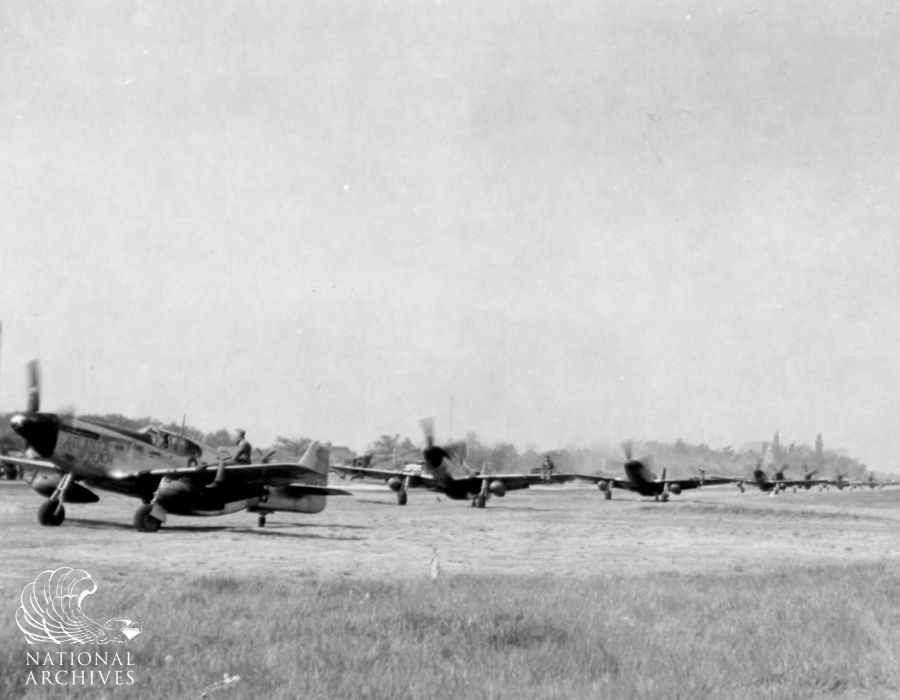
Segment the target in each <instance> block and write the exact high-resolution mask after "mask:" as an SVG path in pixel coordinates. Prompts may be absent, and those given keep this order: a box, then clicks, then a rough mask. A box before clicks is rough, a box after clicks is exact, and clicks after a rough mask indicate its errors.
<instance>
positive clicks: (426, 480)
mask: <svg viewBox="0 0 900 700" xmlns="http://www.w3.org/2000/svg"><path fill="white" fill-rule="evenodd" d="M419 424H420V425H421V427H422V430H423V432H424V433H425V448H424V449H423V450H422V462H421V465H419V464H418V463H415V462H410V463H407V464H406V465H404V467H403V468H401V469H379V468H377V467H357V466H350V465H344V466H340V467H334V466H333V467H332V469H333V470H335V471H337V472H338V473H340V474H343V475H345V476H350V477H351V478H359V477H371V478H375V479H382V480H384V481H386V482H387V485H388V488H390V489H391V491H394V492H395V493H396V494H397V504H398V505H401V506H405V505H406V502H407V498H408V492H409V489H410V488H415V487H421V488H426V489H430V490H431V491H438V492H440V493H443V494H444V495H445V496H447V498H451V499H453V500H471V502H472V506H473V507H475V508H484V507H485V505H487V502H488V499H490V497H491V496H497V497H498V498H502V497H503V496H505V495H506V492H507V491H515V490H519V489H527V488H528V487H529V486H532V485H536V484H543V483H547V481H548V480H547V479H546V478H542V477H541V475H539V474H486V473H475V472H474V471H473V470H471V469H469V468H468V467H466V466H465V465H464V464H463V463H462V459H461V458H460V456H459V455H460V453H461V452H463V449H464V446H463V445H447V446H444V447H441V446H440V445H437V444H435V440H434V421H433V420H432V419H430V418H423V419H422V420H421V421H419ZM418 467H420V469H418ZM459 471H464V472H465V475H457V474H454V472H457V473H458V472H459ZM570 479H571V477H567V476H566V475H562V474H554V475H553V478H552V481H554V482H560V481H566V480H570Z"/></svg>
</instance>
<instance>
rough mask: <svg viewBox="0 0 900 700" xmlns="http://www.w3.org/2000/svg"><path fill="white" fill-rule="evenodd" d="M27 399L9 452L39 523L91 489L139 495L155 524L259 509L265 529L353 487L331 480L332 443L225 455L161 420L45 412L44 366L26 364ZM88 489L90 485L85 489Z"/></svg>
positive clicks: (149, 528)
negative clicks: (21, 448)
mask: <svg viewBox="0 0 900 700" xmlns="http://www.w3.org/2000/svg"><path fill="white" fill-rule="evenodd" d="M28 367H29V378H28V405H27V408H26V410H25V411H23V412H21V413H17V414H16V415H14V416H13V417H12V419H11V420H10V425H11V426H12V429H13V430H14V431H15V432H17V433H18V434H19V435H20V436H22V438H24V439H25V442H26V443H27V446H28V447H27V450H26V452H25V456H24V457H17V456H11V455H4V457H3V460H4V461H7V462H13V463H15V464H18V465H19V466H20V467H21V468H22V470H23V478H24V480H25V481H27V482H29V483H30V484H31V485H32V487H33V488H34V489H35V491H37V492H38V493H39V494H41V495H42V496H44V497H45V498H46V499H47V500H45V501H44V502H43V503H42V504H41V506H40V507H39V508H38V522H39V523H40V524H41V525H48V526H53V525H61V524H62V522H63V520H65V517H66V509H65V507H64V505H63V504H64V503H95V502H97V501H98V500H99V497H98V496H97V494H95V493H94V492H93V491H92V490H91V488H97V489H103V490H107V491H112V492H114V493H119V494H122V495H125V496H131V497H134V498H138V499H140V500H141V501H142V504H141V505H140V506H139V507H138V509H137V510H136V511H135V514H134V526H135V528H136V529H138V530H140V531H142V532H154V531H156V530H158V529H159V527H160V525H162V523H164V522H165V521H166V517H167V515H168V514H170V513H171V514H175V515H203V516H209V515H224V514H226V513H234V512H237V511H241V510H247V511H250V512H253V513H257V514H258V516H259V519H258V524H259V526H260V527H263V526H264V525H265V522H266V515H268V514H270V513H274V512H275V511H292V512H297V513H318V512H320V511H322V510H323V509H324V508H325V505H326V497H327V496H337V495H348V496H349V495H350V494H349V493H348V492H346V491H342V490H340V489H334V488H330V487H329V486H328V449H327V448H325V447H323V446H321V445H319V444H318V443H313V444H311V445H310V446H309V449H308V450H307V451H306V454H305V455H304V456H303V458H302V459H301V460H300V461H299V463H293V462H276V463H272V462H269V461H268V457H269V456H270V455H268V456H265V457H264V458H263V460H262V461H261V462H259V463H255V464H236V463H231V462H229V461H226V460H224V459H223V458H222V456H221V455H220V454H219V453H218V452H217V451H216V450H215V449H213V448H211V447H209V446H206V445H202V444H200V443H198V442H196V441H194V440H190V439H189V438H187V437H185V436H183V435H179V434H176V433H172V432H170V431H166V430H162V429H160V428H157V427H149V428H145V429H144V430H141V431H132V430H127V429H124V428H120V427H117V426H114V425H109V424H106V423H103V422H100V421H97V420H89V419H86V418H76V417H75V415H74V412H72V413H59V414H58V413H42V412H41V410H40V393H41V392H40V369H39V366H38V363H37V361H36V360H35V361H32V362H31V363H29V366H28ZM89 487H90V488H89Z"/></svg>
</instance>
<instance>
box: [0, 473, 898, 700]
mask: <svg viewBox="0 0 900 700" xmlns="http://www.w3.org/2000/svg"><path fill="white" fill-rule="evenodd" d="M3 495H4V498H3V499H2V500H0V528H2V529H3V531H4V532H5V534H6V538H5V540H4V542H5V544H4V549H3V554H4V560H5V562H6V563H7V567H6V570H4V571H3V572H0V573H2V577H0V581H2V583H3V588H2V597H0V603H2V605H3V610H5V611H6V612H5V613H3V619H4V620H5V621H6V622H5V623H3V624H2V625H0V697H3V698H7V697H10V698H48V697H75V698H104V697H106V698H199V697H204V696H205V697H209V698H223V699H231V698H322V699H331V698H373V699H374V698H385V699H388V698H391V699H394V698H422V699H428V698H454V699H456V698H511V699H512V698H515V699H517V700H521V699H529V698H896V697H900V664H898V661H900V658H898V657H900V624H898V623H900V589H898V587H897V586H896V585H895V582H896V581H897V577H898V574H900V557H898V551H897V550H898V547H897V544H896V543H897V539H896V536H895V533H896V530H897V525H898V517H897V511H898V508H897V506H898V501H900V491H896V490H895V491H893V492H889V491H885V492H874V493H871V494H866V493H857V494H829V493H826V494H797V495H795V496H792V497H781V496H779V497H778V498H769V497H768V496H762V495H744V496H741V495H739V494H736V493H733V492H732V491H730V490H728V491H719V492H712V491H710V492H708V493H705V494H702V495H700V494H698V495H697V497H695V498H693V499H682V500H680V501H678V502H677V503H670V504H666V505H657V504H646V503H644V502H641V501H637V500H630V501H629V500H620V501H618V502H615V501H614V502H612V503H606V502H603V501H602V500H601V499H600V498H599V496H598V494H597V493H595V492H593V491H585V492H576V493H565V492H562V491H560V492H548V493H544V494H541V493H537V492H535V493H525V494H517V495H515V496H510V497H508V498H507V499H505V501H504V502H503V503H502V504H500V505H498V504H497V503H492V505H490V506H489V507H488V509H486V510H485V511H477V510H475V509H471V508H468V507H466V506H465V505H462V506H461V505H460V504H456V503H448V502H440V503H435V502H434V500H433V499H430V500H429V499H426V498H423V497H419V498H418V499H417V500H416V501H415V503H413V504H412V505H410V506H408V507H406V508H398V507H396V506H393V505H390V498H391V496H390V495H389V494H387V495H385V496H384V499H385V500H384V501H383V502H382V501H380V500H379V499H380V498H381V497H380V496H378V495H377V494H376V495H372V494H371V493H368V492H367V493H366V494H365V498H362V497H360V498H356V499H345V500H343V501H340V502H336V504H335V506H334V508H332V507H331V506H329V510H328V511H326V514H327V517H326V514H322V515H321V516H317V517H318V519H308V520H296V521H294V520H288V517H293V516H287V517H286V518H285V520H284V521H282V522H279V521H277V520H276V521H275V523H274V526H273V527H272V528H271V529H269V528H267V529H266V530H264V531H260V530H257V529H253V528H247V527H246V526H245V522H244V520H243V519H240V518H239V516H237V515H235V516H227V517H226V518H222V519H216V520H215V521H214V520H199V521H198V520H187V519H184V520H181V521H177V522H175V523H173V524H172V525H171V527H168V528H167V529H164V530H162V531H160V533H157V534H155V535H146V534H141V533H135V532H133V531H130V530H129V529H128V528H127V527H126V526H124V525H122V524H120V520H122V519H123V518H122V511H123V509H125V508H128V507H132V506H133V503H132V502H130V501H127V500H126V499H117V498H111V499H104V501H103V502H101V504H99V505H97V506H96V507H92V508H94V509H93V510H90V511H80V512H75V513H76V514H74V515H73V516H72V518H71V520H70V521H67V523H65V524H64V525H63V526H62V527H60V528H55V529H49V528H39V527H37V526H36V525H35V524H34V522H33V510H34V506H35V504H36V499H35V497H34V496H33V494H30V493H29V492H28V491H27V490H9V489H8V490H7V491H6V492H4V493H3ZM514 499H515V500H514ZM779 499H780V500H779ZM492 509H493V510H492ZM73 512H74V509H73ZM87 513H90V514H91V517H90V519H86V518H85V514H87ZM212 523H221V524H212ZM426 536H427V538H428V543H427V544H426V543H424V542H423V538H424V537H426ZM432 546H434V547H436V548H438V549H439V551H440V552H441V553H442V554H441V564H442V568H441V571H442V573H441V575H440V576H439V577H438V578H437V579H436V580H433V579H432V578H431V577H430V575H429V567H428V565H427V563H428V557H429V556H430V552H431V551H433V550H432ZM64 564H67V565H70V566H83V567H84V568H87V569H89V570H91V572H92V573H93V574H95V575H96V576H97V577H98V579H99V580H100V583H101V586H100V589H99V590H98V592H97V593H96V594H95V595H94V596H93V597H91V598H90V599H88V601H87V602H86V603H85V610H86V612H88V613H89V614H90V613H93V617H95V619H98V620H99V621H103V620H105V619H106V617H112V616H114V615H127V616H130V617H132V618H135V619H137V620H139V621H141V624H142V633H141V634H140V635H139V636H138V637H136V638H135V639H134V640H133V641H132V642H131V643H130V644H129V645H128V646H127V648H128V649H129V650H131V651H132V652H133V654H134V658H135V666H134V667H133V670H134V674H135V682H134V684H133V685H131V686H119V687H110V686H107V687H93V688H77V687H76V688H56V689H54V688H50V687H46V686H45V687H35V686H33V685H30V686H26V685H25V681H26V671H27V669H26V666H25V652H26V650H27V649H29V647H28V645H27V644H25V643H24V640H23V638H22V635H21V633H20V631H19V630H18V628H17V627H16V625H15V623H14V612H15V608H16V607H17V605H18V595H19V593H20V592H21V589H22V585H23V584H24V583H26V582H27V581H29V580H30V579H31V578H33V577H34V575H35V574H36V573H37V572H38V571H39V570H40V568H37V567H46V566H61V565H64ZM573 572H576V573H573ZM226 674H227V678H228V679H234V678H235V677H239V680H232V681H231V682H228V683H226V682H224V680H225V677H226Z"/></svg>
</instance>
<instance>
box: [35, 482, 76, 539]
mask: <svg viewBox="0 0 900 700" xmlns="http://www.w3.org/2000/svg"><path fill="white" fill-rule="evenodd" d="M73 481H74V477H73V476H72V473H71V472H69V473H67V474H66V475H64V476H63V478H62V479H60V481H59V485H58V486H57V487H56V489H55V490H54V491H53V495H52V496H50V498H48V499H47V500H46V501H44V502H43V503H41V505H40V507H39V508H38V522H39V523H40V524H41V525H52V526H55V525H62V522H63V520H65V519H66V509H65V507H63V500H65V498H66V491H68V490H69V486H71V485H72V482H73Z"/></svg>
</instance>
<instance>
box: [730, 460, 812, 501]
mask: <svg viewBox="0 0 900 700" xmlns="http://www.w3.org/2000/svg"><path fill="white" fill-rule="evenodd" d="M762 463H763V458H762V457H757V458H756V468H755V469H754V470H753V476H752V477H751V478H750V479H739V480H737V481H736V482H735V483H736V484H737V487H738V489H740V491H741V493H744V486H745V484H747V483H750V484H752V485H753V486H756V488H758V489H759V490H760V491H763V492H765V493H768V494H769V495H771V496H776V495H778V494H779V493H781V492H782V491H784V490H785V489H787V488H790V487H794V489H795V490H796V488H797V487H803V488H809V487H810V486H811V485H812V483H813V482H811V481H810V480H809V479H807V478H803V479H787V478H785V476H784V472H785V471H786V470H787V469H788V465H787V464H785V465H783V466H782V467H781V469H777V468H776V467H775V466H774V465H770V466H769V469H771V470H772V478H771V479H770V478H769V475H768V474H766V472H765V470H764V469H763V466H762ZM807 476H810V475H807ZM816 483H818V482H816Z"/></svg>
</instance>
